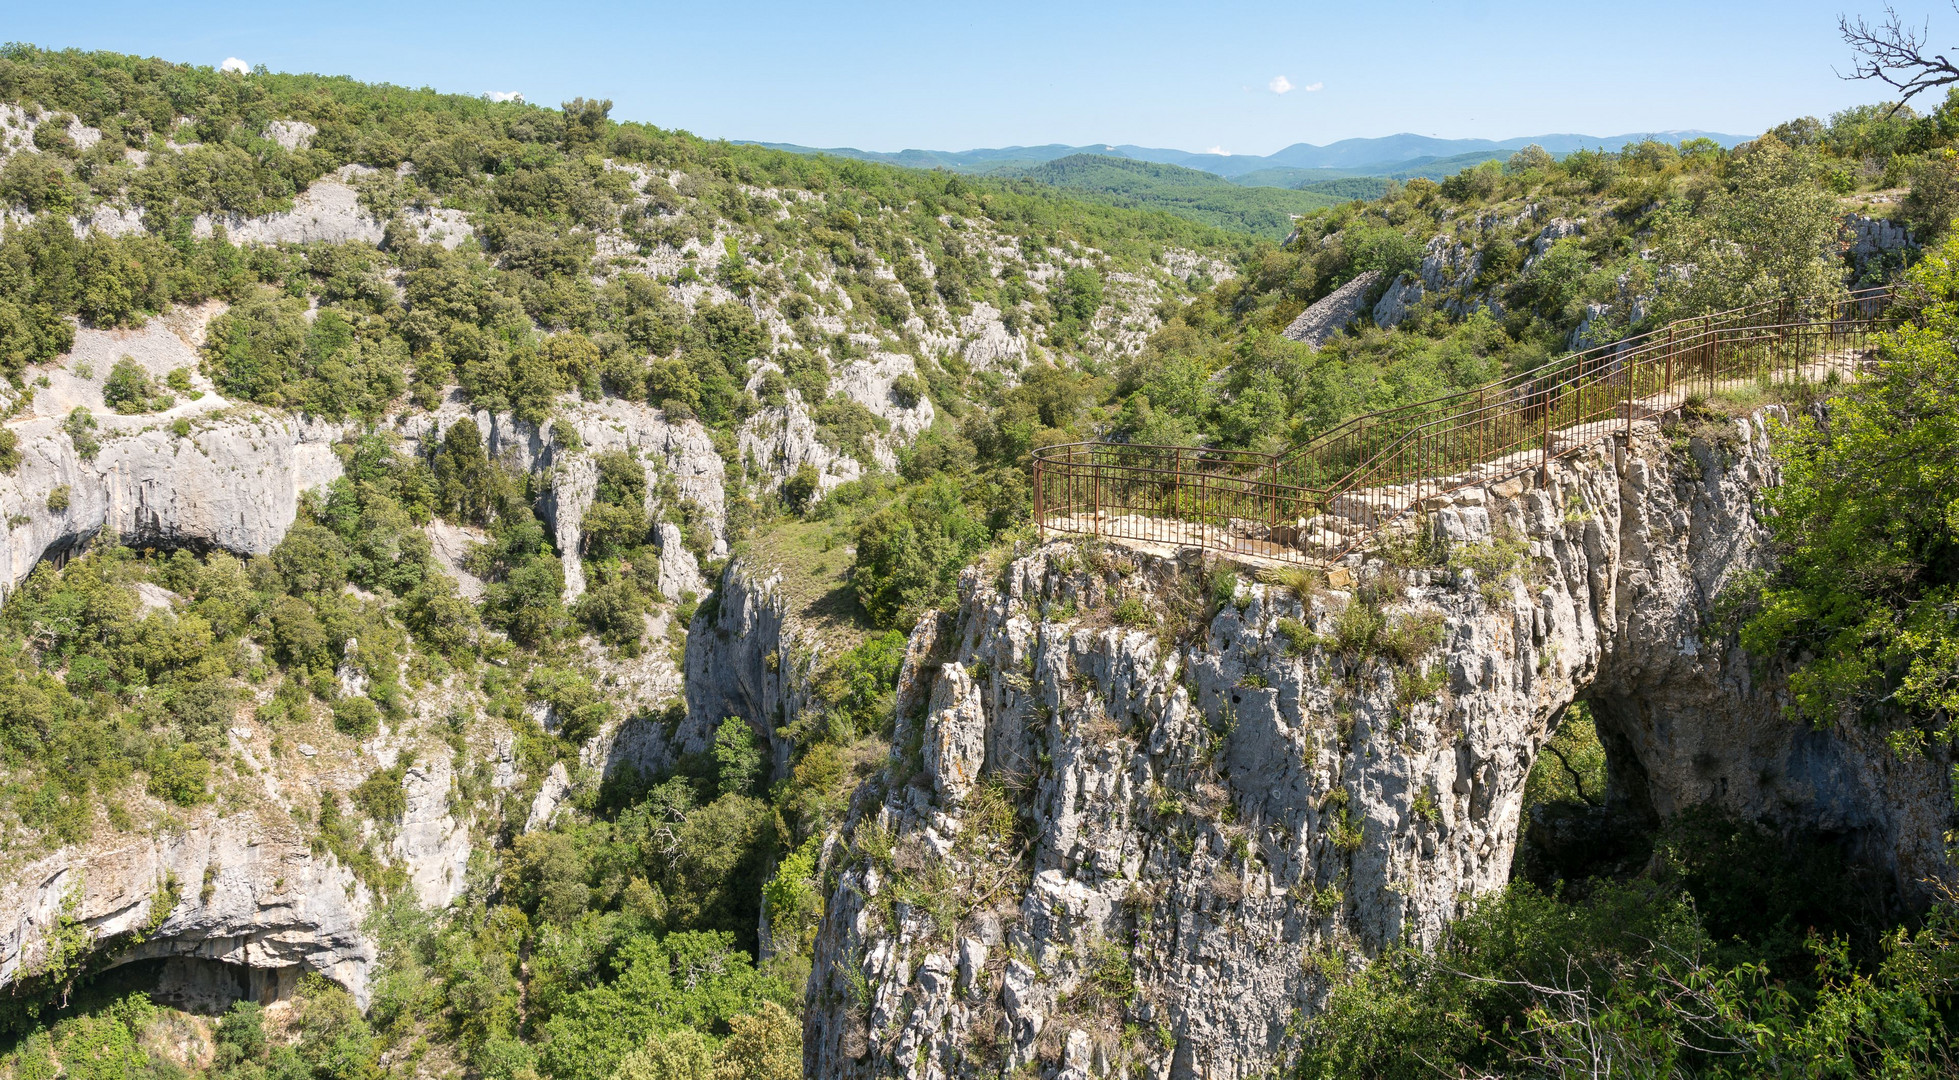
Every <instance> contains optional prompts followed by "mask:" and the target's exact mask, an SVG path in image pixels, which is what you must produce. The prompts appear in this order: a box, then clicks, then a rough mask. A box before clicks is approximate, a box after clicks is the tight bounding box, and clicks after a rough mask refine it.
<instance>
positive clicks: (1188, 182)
mask: <svg viewBox="0 0 1959 1080" xmlns="http://www.w3.org/2000/svg"><path fill="white" fill-rule="evenodd" d="M1751 137H1752V136H1741V135H1722V134H1720V133H1718V132H1712V131H1652V132H1636V133H1633V134H1630V135H1610V136H1593V135H1532V136H1528V137H1525V138H1521V139H1504V140H1502V141H1500V142H1499V141H1492V140H1489V139H1435V138H1430V137H1429V136H1427V135H1407V134H1403V135H1389V136H1386V137H1385V138H1379V139H1342V140H1341V141H1339V142H1337V143H1330V144H1328V145H1326V146H1314V145H1313V144H1312V143H1294V144H1293V145H1291V146H1288V147H1286V148H1285V149H1284V150H1281V151H1279V152H1278V153H1276V154H1269V155H1266V156H1264V157H1259V156H1257V155H1255V154H1193V153H1189V152H1187V151H1183V150H1160V149H1155V148H1152V147H1147V146H1108V145H1102V146H1063V145H1061V144H1059V143H1052V144H1049V145H1047V146H1007V147H1001V148H999V149H993V150H956V151H954V150H900V151H898V152H897V153H895V154H887V153H879V152H876V151H870V150H858V149H855V148H854V147H847V146H846V147H835V148H830V149H818V148H816V147H810V146H797V145H795V144H793V143H755V144H754V145H757V146H766V147H770V148H773V149H776V150H787V151H791V152H793V153H799V154H829V155H832V156H835V157H843V158H855V159H857V160H859V161H877V162H883V163H884V164H887V165H900V166H905V167H907V168H913V169H945V170H948V171H950V172H960V173H975V174H985V175H989V176H995V177H1000V178H1002V179H1015V180H1027V181H1032V182H1035V183H1039V184H1044V185H1047V186H1050V187H1055V188H1061V189H1064V190H1066V191H1069V192H1070V193H1072V194H1074V195H1075V196H1077V197H1079V198H1083V199H1087V200H1089V201H1091V202H1099V203H1105V204H1108V205H1111V206H1122V207H1128V208H1132V209H1139V210H1160V211H1163V212H1165V213H1169V214H1175V215H1176V216H1178V217H1181V218H1186V219H1188V220H1191V221H1197V222H1202V223H1204V224H1206V225H1211V226H1215V227H1217V228H1220V229H1226V230H1229V231H1232V232H1241V233H1250V234H1252V235H1254V236H1262V237H1265V238H1267V239H1271V240H1278V239H1281V238H1283V237H1284V236H1285V235H1286V234H1287V233H1288V232H1290V231H1291V230H1292V220H1293V218H1294V217H1295V216H1297V215H1300V214H1305V213H1310V212H1312V211H1314V210H1317V209H1320V208H1322V207H1327V206H1334V205H1337V204H1339V203H1343V202H1347V201H1350V200H1353V199H1378V198H1380V197H1381V196H1382V195H1383V194H1385V193H1386V192H1387V189H1388V185H1389V183H1390V182H1392V181H1396V180H1411V179H1414V178H1415V177H1418V176H1419V177H1427V178H1428V179H1431V180H1440V179H1442V178H1443V177H1446V176H1452V175H1454V174H1456V173H1458V172H1461V171H1462V170H1464V169H1467V168H1472V167H1474V166H1476V165H1478V164H1481V163H1482V162H1485V161H1489V160H1491V159H1492V158H1507V157H1509V156H1510V155H1511V154H1513V153H1516V152H1517V151H1518V150H1521V149H1523V148H1524V147H1526V146H1530V145H1532V144H1536V145H1538V146H1541V147H1543V148H1544V149H1545V150H1546V151H1547V152H1549V153H1551V154H1553V155H1556V156H1558V157H1563V156H1564V155H1566V154H1569V153H1572V152H1573V151H1576V150H1597V149H1603V150H1617V149H1619V148H1620V147H1622V146H1624V145H1626V144H1627V143H1633V142H1640V141H1643V140H1646V139H1658V140H1661V141H1664V142H1669V143H1682V142H1686V141H1688V140H1689V139H1712V140H1714V141H1715V142H1717V143H1720V144H1721V145H1722V146H1733V145H1735V144H1736V143H1740V142H1746V141H1747V140H1748V138H1751Z"/></svg>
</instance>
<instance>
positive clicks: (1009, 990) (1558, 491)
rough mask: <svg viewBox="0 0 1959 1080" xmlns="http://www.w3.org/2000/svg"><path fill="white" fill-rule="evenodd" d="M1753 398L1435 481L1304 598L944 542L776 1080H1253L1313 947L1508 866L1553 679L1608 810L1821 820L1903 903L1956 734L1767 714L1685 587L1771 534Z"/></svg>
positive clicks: (1716, 586) (1411, 927)
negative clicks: (1595, 757) (893, 717)
mask: <svg viewBox="0 0 1959 1080" xmlns="http://www.w3.org/2000/svg"><path fill="white" fill-rule="evenodd" d="M1771 411H1772V410H1771ZM1766 419H1767V418H1766V417H1764V416H1763V415H1760V414H1758V415H1757V416H1755V417H1752V418H1741V419H1737V420H1734V421H1732V426H1731V427H1723V426H1721V425H1712V426H1708V427H1703V428H1700V429H1698V430H1695V431H1693V432H1688V431H1686V430H1684V429H1681V428H1677V427H1675V428H1662V427H1660V426H1659V425H1657V424H1653V423H1644V424H1640V425H1636V426H1635V429H1634V431H1633V432H1632V435H1631V437H1630V439H1629V440H1625V441H1621V440H1618V439H1615V440H1613V441H1611V442H1605V443H1600V444H1598V445H1597V446H1595V447H1593V448H1591V449H1589V450H1586V451H1583V452H1581V453H1578V454H1576V455H1574V456H1572V457H1569V458H1566V459H1564V460H1561V461H1558V462H1554V463H1553V464H1552V465H1551V467H1550V468H1549V469H1548V470H1547V471H1546V472H1545V473H1544V474H1543V475H1542V476H1538V475H1532V476H1527V477H1523V478H1519V479H1515V480H1511V481H1507V482H1504V483H1500V484H1496V485H1492V486H1489V487H1485V488H1471V489H1465V490H1463V491H1460V492H1458V493H1456V494H1455V495H1454V496H1453V497H1450V498H1448V499H1446V500H1442V501H1440V502H1438V503H1437V504H1435V505H1433V506H1431V507H1430V508H1429V511H1428V514H1427V515H1426V519H1425V521H1424V524H1423V527H1424V528H1428V529H1432V530H1434V531H1435V532H1436V533H1437V534H1439V535H1440V536H1442V537H1444V538H1446V539H1447V540H1448V541H1449V542H1450V543H1449V547H1450V549H1451V555H1450V558H1449V560H1448V562H1447V563H1446V564H1442V565H1422V564H1423V563H1424V562H1425V560H1422V559H1419V558H1417V559H1413V560H1406V559H1404V560H1403V562H1404V563H1408V562H1411V561H1412V562H1413V563H1414V564H1416V565H1404V566H1400V567H1396V566H1389V565H1387V564H1385V563H1383V562H1381V561H1379V560H1378V559H1377V560H1374V561H1372V562H1370V563H1368V564H1366V565H1364V566H1358V567H1350V568H1341V569H1340V570H1337V571H1336V572H1335V573H1334V574H1333V575H1332V578H1331V583H1330V587H1323V588H1319V589H1309V590H1308V591H1307V592H1306V594H1304V595H1302V594H1300V593H1298V592H1295V591H1294V590H1292V589H1289V588H1285V587H1281V586H1278V585H1266V584H1253V583H1247V582H1244V581H1242V580H1239V581H1238V582H1237V584H1236V586H1235V592H1234V593H1233V594H1232V596H1231V598H1230V600H1229V601H1228V602H1225V603H1222V604H1220V605H1218V606H1216V607H1215V608H1213V607H1211V606H1209V603H1208V602H1207V601H1206V599H1205V585H1204V583H1203V581H1204V579H1203V577H1202V574H1201V572H1200V570H1199V568H1197V567H1196V566H1193V565H1183V564H1179V563H1178V562H1175V561H1162V560H1152V559H1146V558H1141V557H1137V556H1133V555H1130V554H1127V553H1123V552H1120V551H1118V550H1116V549H1113V548H1103V547H1100V546H1098V545H1095V544H1087V545H1076V544H1074V543H1070V542H1055V543H1051V544H1049V545H1047V546H1045V547H1043V548H1040V549H1038V550H1037V551H1035V552H1033V553H1032V554H1030V555H1028V556H1026V557H1024V558H1021V559H1018V560H1017V561H1015V562H1013V563H1012V564H1010V565H1008V566H1007V567H1005V568H1004V569H1003V570H1001V571H1000V572H998V573H997V575H996V574H992V573H987V572H984V571H982V570H978V569H974V570H969V571H968V572H967V574H966V576H965V577H964V579H963V580H962V586H961V603H960V606H959V608H958V610H957V611H956V612H952V613H947V614H945V615H943V616H937V617H931V618H928V619H927V620H925V621H924V622H923V623H921V625H920V626H919V627H918V629H917V630H916V631H915V632H914V633H913V635H912V637H911V641H910V647H909V656H908V660H907V663H906V667H905V672H904V674H903V675H902V676H901V683H900V687H899V710H900V712H899V721H898V723H899V727H898V735H897V738H896V740H895V745H894V748H893V752H892V758H891V762H890V764H889V766H888V768H887V770H886V774H885V776H884V777H883V778H882V780H881V781H877V782H873V783H872V784H870V785H867V787H866V788H865V789H863V790H861V791H860V792H859V793H858V797H857V799H856V801H855V803H854V808H853V814H852V817H851V820H850V822H849V824H848V825H847V827H846V830H845V833H844V835H843V836H842V837H840V838H839V839H838V841H837V842H836V844H835V845H834V847H833V849H832V851H831V852H830V854H829V861H828V865H829V866H831V867H832V868H833V874H834V878H833V881H834V887H833V888H832V890H831V891H830V894H829V904H828V909H827V912H826V915H825V921H824V924H823V927H822V931H821V934H820V936H819V938H818V941H817V947H816V957H815V967H814V971H813V974H812V977H811V980H810V983H809V988H808V1000H807V1010H806V1021H805V1023H806V1029H805V1042H804V1053H805V1073H806V1074H807V1075H810V1076H824V1077H872V1076H905V1077H951V1076H979V1075H988V1076H997V1075H1000V1074H1001V1073H1002V1071H1003V1070H1008V1069H1014V1068H1020V1067H1023V1066H1028V1065H1030V1064H1031V1065H1034V1066H1036V1067H1038V1069H1039V1071H1040V1073H1041V1074H1042V1075H1044V1076H1051V1077H1065V1078H1068V1080H1075V1078H1079V1077H1087V1076H1091V1075H1096V1076H1099V1075H1116V1074H1124V1075H1132V1074H1133V1075H1147V1076H1154V1077H1163V1078H1184V1077H1197V1076H1205V1077H1249V1076H1254V1075H1262V1074H1263V1073H1264V1071H1265V1070H1267V1069H1268V1068H1270V1067H1272V1066H1273V1065H1274V1064H1275V1063H1277V1062H1279V1061H1281V1060H1282V1059H1283V1058H1284V1057H1285V1055H1286V1052H1287V1031H1288V1024H1289V1021H1290V1020H1291V1019H1292V1017H1293V1016H1294V1015H1295V1013H1296V1011H1297V1010H1300V1009H1308V1010H1310V1009H1312V1008H1314V1007H1315V1005H1316V1004H1317V1003H1318V1002H1319V1001H1320V1000H1322V996H1323V995H1324V993H1325V991H1326V989H1327V986H1328V983H1327V980H1326V978H1325V973H1327V972H1329V971H1337V970H1340V969H1341V968H1343V967H1348V966H1351V965H1354V964H1356V963H1358V962H1360V960H1361V958H1362V957H1365V956H1367V955H1370V954H1373V953H1375V952H1376V951H1378V950H1379V949H1380V948H1381V947H1383V946H1384V945H1386V944H1388V943H1391V942H1395V941H1414V942H1418V943H1423V944H1431V943H1433V942H1435V941H1436V940H1437V939H1438V937H1439V936H1440V935H1441V934H1442V933H1443V932H1444V929H1445V927H1446V925H1447V923H1448V921H1449V920H1450V919H1451V918H1452V917H1454V916H1455V915H1456V914H1457V913H1458V912H1459V911H1461V910H1462V906H1463V904H1464V902H1465V901H1466V900H1468V899H1469V898H1471V897H1473V896H1475V895H1477V894H1480V893H1484V892H1487V891H1489V890H1492V889H1496V888H1498V887H1500V886H1502V885H1503V884H1504V883H1505V882H1506V881H1507V880H1508V879H1509V877H1510V873H1511V861H1512V853H1513V850H1514V848H1515V847H1516V842H1517V838H1518V831H1519V817H1520V813H1521V810H1522V800H1523V790H1524V783H1525V778H1526V776H1527V775H1528V773H1529V771H1530V768H1531V765H1532V763H1533V761H1534V760H1535V757H1536V755H1537V753H1538V752H1539V750H1540V748H1541V747H1542V746H1543V744H1544V743H1545V742H1546V741H1547V740H1548V738H1549V736H1550V734H1551V732H1552V730H1553V729H1554V724H1555V722H1556V720H1557V718H1558V717H1559V716H1560V715H1561V713H1562V712H1563V710H1564V709H1565V707H1566V706H1567V705H1568V704H1570V703H1571V702H1573V701H1576V700H1586V701H1589V702H1590V703H1591V704H1592V706H1593V711H1594V716H1595V718H1596V723H1597V725H1598V728H1599V731H1600V735H1601V739H1602V741H1603V742H1604V743H1605V745H1606V747H1607V750H1608V754H1609V758H1610V760H1609V781H1608V783H1609V789H1610V790H1609V792H1608V799H1609V801H1610V802H1612V803H1613V804H1615V805H1617V806H1620V807H1622V808H1625V809H1626V810H1628V811H1629V812H1631V813H1634V814H1636V815H1642V816H1645V817H1649V818H1650V817H1657V816H1662V815H1667V814H1671V813H1673V812H1676V811H1679V810H1681V809H1685V808H1687V807H1690V806H1694V805H1697V804H1703V803H1706V804H1712V805H1714V806H1717V807H1719V808H1722V809H1724V810H1727V811H1729V812H1731V813H1733V814H1735V815H1738V816H1740V817H1743V818H1748V819H1757V820H1762V821H1765V822H1768V823H1771V824H1773V825H1775V826H1778V827H1781V828H1784V829H1790V830H1802V831H1804V832H1805V833H1808V834H1813V835H1817V836H1820V837H1823V838H1826V839H1834V840H1836V841H1837V842H1839V843H1841V844H1842V845H1843V846H1844V847H1845V849H1846V850H1848V851H1850V852H1851V853H1853V854H1854V855H1856V856H1858V857H1861V858H1862V859H1864V860H1865V861H1867V862H1868V863H1871V864H1873V865H1875V866H1877V867H1879V868H1881V869H1882V870H1883V871H1885V872H1887V873H1888V874H1889V876H1890V877H1891V879H1892V880H1893V881H1894V882H1895V883H1896V885H1897V888H1898V890H1899V892H1900V893H1901V894H1902V895H1903V896H1904V897H1906V898H1907V899H1908V900H1909V899H1921V900H1922V899H1923V897H1924V896H1925V895H1926V890H1927V887H1928V885H1927V880H1926V879H1928V878H1945V879H1947V880H1950V878H1951V877H1952V874H1953V868H1952V867H1950V866H1949V865H1948V864H1947V863H1946V861H1945V857H1944V854H1943V847H1942V844H1941V838H1940V836H1941V832H1942V831H1943V830H1944V829H1946V828H1948V827H1949V826H1950V824H1951V821H1952V799H1951V793H1950V790H1949V784H1948V782H1947V780H1946V776H1947V771H1946V770H1947V767H1948V765H1949V763H1947V762H1944V761H1941V760H1929V759H1923V758H1920V759H1901V758H1899V757H1897V756H1896V755H1894V754H1892V753H1891V752H1890V751H1889V750H1887V749H1886V747H1885V745H1884V742H1883V738H1882V734H1881V733H1880V732H1875V731H1869V730H1864V729H1859V728H1841V727H1838V728H1831V729H1813V728H1809V727H1805V726H1803V725H1801V724H1798V723H1794V722H1792V721H1790V720H1788V719H1785V716H1784V709H1783V706H1784V704H1785V700H1786V698H1785V695H1784V693H1783V690H1782V687H1781V683H1780V681H1779V680H1778V678H1777V677H1776V676H1775V674H1774V673H1773V672H1771V671H1758V670H1757V667H1758V666H1759V665H1758V664H1757V663H1756V662H1754V661H1752V660H1751V659H1750V658H1749V657H1747V656H1746V655H1745V654H1743V653H1741V652H1740V650H1739V649H1738V647H1737V646H1736V645H1735V644H1734V640H1733V634H1732V628H1729V627H1724V626H1720V625H1716V624H1714V623H1712V622H1711V620H1710V618H1709V616H1708V615H1707V613H1708V612H1709V610H1710V609H1711V606H1712V602H1713V601H1714V599H1715V598H1716V597H1717V596H1719V595H1720V593H1721V591H1722V590H1723V589H1724V588H1726V587H1727V586H1728V585H1729V583H1731V582H1733V581H1734V580H1735V579H1736V577H1737V576H1738V575H1740V574H1743V573H1745V572H1747V571H1749V570H1752V569H1754V568H1756V567H1758V566H1760V565H1761V564H1762V562H1763V561H1764V558H1765V554H1766V553H1765V549H1764V533H1763V529H1762V527H1761V525H1760V523H1759V522H1758V520H1757V518H1756V511H1755V508H1754V497H1755V494H1756V493H1757V491H1759V490H1760V488H1761V486H1762V485H1763V484H1764V483H1766V482H1769V481H1770V480H1772V478H1773V476H1772V473H1773V461H1772V458H1771V456H1770V455H1769V453H1768V440H1767V434H1766ZM1193 554H1194V553H1193ZM1370 626H1371V627H1372V631H1371V633H1370V632H1369V627H1370ZM1180 633H1181V634H1184V635H1186V636H1183V637H1181V638H1180V637H1179V635H1180Z"/></svg>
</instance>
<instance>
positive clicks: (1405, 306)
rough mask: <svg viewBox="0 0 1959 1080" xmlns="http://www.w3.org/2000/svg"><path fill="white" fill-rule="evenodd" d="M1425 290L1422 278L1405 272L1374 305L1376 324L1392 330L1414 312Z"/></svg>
mask: <svg viewBox="0 0 1959 1080" xmlns="http://www.w3.org/2000/svg"><path fill="white" fill-rule="evenodd" d="M1423 295H1424V290H1423V288H1422V282H1421V279H1420V278H1417V277H1411V276H1410V275H1408V274H1403V275H1401V276H1400V277H1398V278H1395V279H1394V284H1392V285H1390V286H1388V291H1387V292H1384V293H1382V294H1381V299H1380V300H1379V301H1378V302H1377V303H1375V305H1374V325H1376V326H1378V327H1380V328H1381V329H1383V330H1392V329H1394V328H1395V327H1397V326H1400V325H1401V324H1402V323H1403V322H1404V321H1406V320H1407V318H1408V316H1410V315H1412V314H1414V310H1415V305H1416V304H1419V303H1421V302H1422V296H1423Z"/></svg>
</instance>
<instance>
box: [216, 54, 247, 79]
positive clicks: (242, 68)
mask: <svg viewBox="0 0 1959 1080" xmlns="http://www.w3.org/2000/svg"><path fill="white" fill-rule="evenodd" d="M218 70H219V71H235V72H237V73H238V74H240V75H250V74H251V73H252V65H250V64H247V63H246V62H244V61H243V60H240V59H238V58H237V57H235V56H227V57H225V58H224V63H222V64H219V65H218Z"/></svg>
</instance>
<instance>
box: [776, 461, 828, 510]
mask: <svg viewBox="0 0 1959 1080" xmlns="http://www.w3.org/2000/svg"><path fill="white" fill-rule="evenodd" d="M821 480H822V477H821V476H820V475H819V474H818V473H817V471H816V466H814V465H811V464H810V463H809V462H807V461H805V462H803V463H802V464H801V465H798V466H796V471H795V472H794V473H792V474H790V476H789V478H788V479H787V480H784V481H783V482H782V501H783V502H784V503H785V504H787V505H788V507H789V509H791V510H793V511H795V512H796V513H798V514H801V513H805V512H807V511H808V510H809V506H810V500H811V499H813V498H815V497H816V492H817V487H818V485H819V484H820V482H821Z"/></svg>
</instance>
